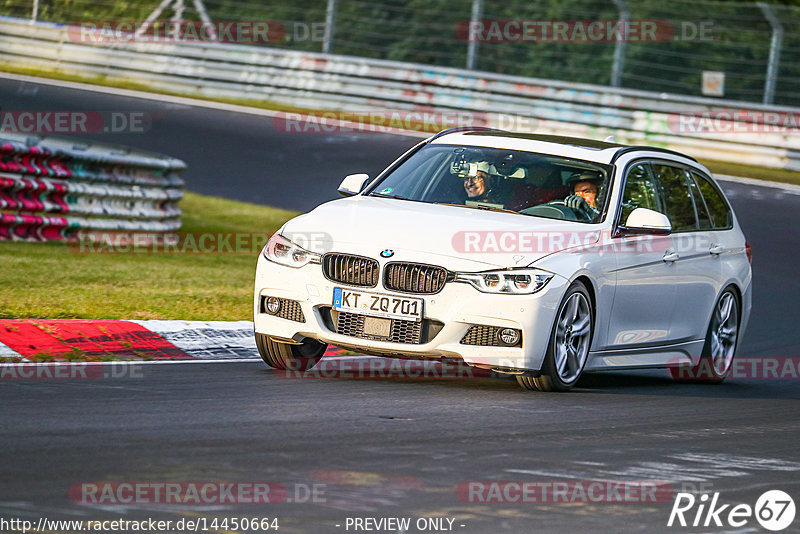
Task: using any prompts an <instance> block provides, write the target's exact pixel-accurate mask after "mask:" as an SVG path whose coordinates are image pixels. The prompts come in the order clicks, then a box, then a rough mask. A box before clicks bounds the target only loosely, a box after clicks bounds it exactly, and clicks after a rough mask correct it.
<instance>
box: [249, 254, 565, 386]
mask: <svg viewBox="0 0 800 534" xmlns="http://www.w3.org/2000/svg"><path fill="white" fill-rule="evenodd" d="M381 268H383V265H381ZM568 284H569V281H568V280H567V279H565V278H563V277H560V276H558V275H555V276H553V278H552V279H551V280H550V281H549V282H548V283H547V285H546V286H545V287H544V288H543V289H541V290H540V291H539V292H537V293H534V294H532V295H492V294H488V293H481V292H480V291H478V290H476V289H475V288H473V287H472V286H470V285H468V284H464V283H455V282H449V283H447V284H445V287H444V289H442V291H441V292H439V293H437V294H435V295H408V294H403V293H398V292H395V291H391V290H388V289H385V288H384V287H383V286H382V284H381V283H380V282H379V283H378V286H377V287H375V288H371V289H366V288H359V289H363V290H365V291H371V292H375V293H382V294H389V295H397V296H414V297H416V298H422V299H423V300H424V310H423V314H424V318H425V319H431V320H433V321H437V322H440V323H443V326H442V328H441V330H439V331H438V333H436V334H435V336H434V337H433V338H432V339H430V340H429V341H427V342H424V343H421V344H408V343H391V342H387V341H378V340H371V339H362V338H359V337H354V336H348V335H341V334H337V333H336V332H335V331H334V330H332V329H331V328H330V322H329V321H326V317H325V315H326V313H325V310H324V309H325V308H329V307H330V306H331V304H332V301H333V289H334V287H348V286H346V285H344V284H338V283H336V282H331V281H330V280H327V279H326V278H325V277H324V276H323V274H322V269H321V267H320V265H318V264H309V265H306V266H305V267H302V268H299V269H294V268H291V267H284V266H282V265H278V264H275V263H273V262H270V261H268V260H266V259H265V258H264V257H263V256H262V255H260V254H259V258H258V265H257V268H256V279H255V292H254V299H253V310H254V322H255V331H256V332H258V333H260V334H266V335H269V336H274V337H277V338H282V339H284V340H293V341H301V340H302V339H304V338H311V339H316V340H318V341H322V342H324V343H330V344H333V345H337V346H339V347H342V348H347V349H351V350H354V351H362V352H365V353H369V354H382V355H386V356H400V357H413V358H458V359H462V360H463V361H464V362H465V363H467V364H471V365H480V366H489V367H498V368H511V369H526V370H533V371H535V370H539V369H541V366H542V361H543V359H544V355H545V352H546V350H547V345H548V342H549V339H550V333H551V329H552V326H553V322H554V318H555V314H556V311H557V309H558V305H559V303H560V302H561V298H562V296H563V294H564V292H565V291H566V289H567V286H568ZM262 296H270V297H278V298H281V299H288V300H293V301H296V302H298V303H299V305H300V308H301V310H302V313H303V316H304V319H305V321H304V322H298V321H296V320H290V319H285V318H281V317H277V316H275V315H270V314H268V313H264V312H263V311H262V309H261V297H262ZM326 322H327V325H326ZM473 325H486V326H493V327H500V328H515V329H518V330H521V331H522V342H521V346H516V347H503V346H484V345H480V346H479V345H465V344H462V343H461V340H462V339H463V338H464V335H465V334H466V333H467V331H468V330H469V328H470V327H471V326H473Z"/></svg>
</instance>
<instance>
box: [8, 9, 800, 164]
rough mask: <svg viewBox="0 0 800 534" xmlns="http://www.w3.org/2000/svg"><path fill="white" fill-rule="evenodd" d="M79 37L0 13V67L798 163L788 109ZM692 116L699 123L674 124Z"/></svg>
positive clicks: (232, 47) (389, 64)
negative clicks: (457, 117)
mask: <svg viewBox="0 0 800 534" xmlns="http://www.w3.org/2000/svg"><path fill="white" fill-rule="evenodd" d="M80 35H81V32H80V30H78V29H76V27H74V26H73V27H70V26H63V25H57V24H51V23H35V24H32V23H30V21H27V20H24V21H23V20H20V19H9V18H0V63H5V64H9V65H17V66H22V67H28V68H31V67H32V68H41V69H46V70H54V71H59V72H65V73H71V74H78V75H82V76H103V77H105V78H106V79H114V80H119V81H128V82H129V81H134V82H137V83H139V84H143V85H146V86H148V87H152V88H155V89H161V90H166V91H170V92H177V93H181V94H186V95H190V96H191V95H194V96H200V97H222V98H235V99H245V100H258V101H271V102H276V103H281V104H287V105H291V106H298V107H303V108H311V109H315V110H338V111H346V112H351V113H358V112H363V113H370V112H372V111H375V110H377V111H382V112H385V111H387V110H406V111H407V110H411V111H426V112H427V111H431V112H436V111H443V110H457V111H464V112H467V113H474V114H476V115H478V116H479V117H480V120H481V122H482V124H481V125H488V126H492V127H499V128H502V129H510V130H520V131H531V130H533V131H536V132H538V133H545V134H557V135H570V136H581V137H591V138H604V137H606V136H609V135H613V136H615V137H616V139H617V141H619V142H625V143H636V144H649V145H654V146H661V147H667V148H673V149H676V150H681V151H685V152H688V153H690V154H692V155H694V156H695V157H699V158H707V159H713V160H719V161H730V162H736V163H745V164H751V165H759V166H766V167H774V168H785V169H793V170H800V136H798V135H797V134H798V133H800V127H799V126H798V120H797V119H798V118H799V117H800V109H796V108H787V107H778V106H764V105H759V104H752V103H745V102H737V101H728V100H722V99H712V98H698V97H689V96H680V95H670V94H666V93H663V94H659V93H652V92H645V91H636V90H630V89H615V88H611V87H606V86H599V85H589V84H574V83H566V82H558V81H552V80H542V79H536V78H523V77H517V76H505V75H500V74H491V73H481V72H475V71H469V70H462V69H455V68H444V67H434V66H429V65H420V64H413V63H400V62H394V61H384V60H375V59H366V58H359V57H352V56H336V55H330V54H317V53H306V52H297V51H287V50H281V49H276V48H269V47H263V46H249V45H242V44H222V43H214V42H142V41H137V40H135V39H134V38H133V36H132V35H130V36H129V37H130V39H128V38H126V37H125V35H124V34H123V35H122V36H121V37H119V36H118V37H117V38H115V39H113V40H112V42H105V43H104V42H83V40H82V39H81V38H80ZM89 41H91V40H89ZM693 115H697V116H698V117H699V120H697V121H694V122H692V121H691V120H690V121H683V119H685V118H687V117H688V118H689V119H691V118H692V116H693ZM687 122H688V123H691V124H689V125H688V126H687V124H686V123H687ZM472 125H476V124H472Z"/></svg>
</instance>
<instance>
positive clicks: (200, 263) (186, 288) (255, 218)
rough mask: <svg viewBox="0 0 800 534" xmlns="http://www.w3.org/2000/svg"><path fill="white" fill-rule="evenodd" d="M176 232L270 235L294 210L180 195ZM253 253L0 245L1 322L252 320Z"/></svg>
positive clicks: (60, 245) (35, 244)
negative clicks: (135, 251) (180, 212)
mask: <svg viewBox="0 0 800 534" xmlns="http://www.w3.org/2000/svg"><path fill="white" fill-rule="evenodd" d="M181 208H182V209H183V211H184V216H183V227H182V228H181V232H192V233H202V232H208V233H214V234H218V233H226V234H227V233H234V234H235V233H242V234H246V235H247V236H248V239H249V236H252V235H254V234H261V233H272V232H274V231H275V230H277V229H278V228H280V226H281V225H282V224H283V222H284V221H286V220H287V219H289V218H291V217H293V216H295V215H297V214H296V213H294V212H291V211H286V210H279V209H275V208H269V207H264V206H257V205H254V204H247V203H244V202H236V201H232V200H224V199H220V198H214V197H208V196H203V195H198V194H194V193H188V192H187V193H186V197H185V198H184V200H183V201H182V202H181ZM257 254H258V250H256V251H254V252H253V251H246V252H239V253H167V254H163V253H162V254H158V253H156V254H152V253H145V254H142V253H138V254H133V253H128V254H125V253H116V254H107V253H106V254H96V253H79V251H78V250H76V249H75V248H70V247H68V246H67V245H65V244H63V243H8V242H4V243H0V265H3V268H2V269H0V318H3V319H11V318H20V317H24V318H71V319H182V320H206V321H207V320H220V321H235V320H249V319H252V292H253V280H254V275H255V265H256V258H257Z"/></svg>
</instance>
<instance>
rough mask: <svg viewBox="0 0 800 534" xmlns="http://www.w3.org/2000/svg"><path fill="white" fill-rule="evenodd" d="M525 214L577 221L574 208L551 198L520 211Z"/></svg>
mask: <svg viewBox="0 0 800 534" xmlns="http://www.w3.org/2000/svg"><path fill="white" fill-rule="evenodd" d="M520 213H523V214H525V215H536V216H538V217H546V218H548V219H563V220H565V221H578V220H579V219H578V216H577V215H576V214H575V210H573V209H572V208H568V207H567V205H566V204H564V201H563V200H553V201H551V202H548V203H547V204H539V205H538V206H531V207H530V208H525V209H524V210H522V211H520Z"/></svg>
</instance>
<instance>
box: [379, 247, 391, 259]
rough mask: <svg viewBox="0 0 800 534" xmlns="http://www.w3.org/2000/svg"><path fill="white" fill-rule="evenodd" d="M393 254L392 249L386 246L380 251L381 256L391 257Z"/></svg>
mask: <svg viewBox="0 0 800 534" xmlns="http://www.w3.org/2000/svg"><path fill="white" fill-rule="evenodd" d="M392 256H394V250H392V249H389V248H387V249H386V250H382V251H381V258H391V257H392Z"/></svg>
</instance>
